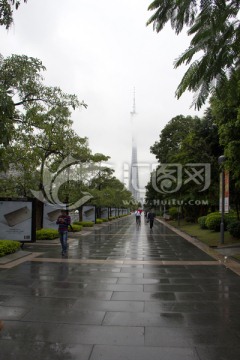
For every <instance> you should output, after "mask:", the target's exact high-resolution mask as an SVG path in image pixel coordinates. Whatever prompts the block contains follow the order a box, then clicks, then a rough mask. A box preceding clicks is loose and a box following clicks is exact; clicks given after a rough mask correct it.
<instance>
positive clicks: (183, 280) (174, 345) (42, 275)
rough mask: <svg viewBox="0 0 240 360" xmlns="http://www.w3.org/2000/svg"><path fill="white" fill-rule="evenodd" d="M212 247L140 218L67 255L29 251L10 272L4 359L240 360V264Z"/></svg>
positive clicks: (38, 248) (4, 288) (4, 299)
mask: <svg viewBox="0 0 240 360" xmlns="http://www.w3.org/2000/svg"><path fill="white" fill-rule="evenodd" d="M203 250H206V249H202V248H201V246H200V245H199V244H196V242H195V240H194V239H188V240H186V239H185V238H183V237H181V236H180V235H179V234H177V233H175V232H173V231H172V230H171V229H169V228H168V227H166V226H165V225H164V224H162V223H160V222H157V221H156V222H155V224H154V229H153V231H152V232H150V229H149V227H148V224H146V223H144V221H143V222H142V224H141V226H140V227H136V224H135V219H134V218H133V216H129V217H126V218H124V219H121V220H117V221H115V222H114V223H110V224H106V225H104V226H98V227H95V228H94V229H93V230H89V231H85V232H83V233H80V234H79V235H75V237H74V238H71V239H70V241H69V253H68V257H67V258H62V257H61V251H60V245H59V244H58V242H52V243H51V244H48V243H47V242H45V243H44V242H43V241H42V242H38V243H36V244H28V245H26V246H25V249H24V251H25V252H27V253H29V254H30V255H29V256H27V254H26V256H25V258H22V259H21V260H20V261H19V262H17V263H15V262H12V263H9V264H6V266H5V265H4V266H0V289H1V290H0V319H2V320H3V322H4V327H3V329H2V330H1V332H0V359H1V360H2V359H3V360H5V359H6V360H13V359H14V360H15V359H17V360H30V359H31V360H32V359H35V360H38V359H39V360H40V359H47V360H48V359H49V360H50V359H51V360H55V359H61V360H75V359H76V360H100V359H101V360H118V359H119V360H120V359H121V360H123V359H124V360H125V359H127V360H133V359H134V360H135V359H138V360H146V359H147V360H149V359H151V360H155V359H156V360H159V359H160V360H170V359H171V360H220V359H221V360H237V359H239V358H240V321H239V317H240V306H239V304H240V277H239V276H238V275H237V273H238V271H239V266H238V267H237V265H236V264H235V265H234V264H231V263H230V262H229V263H228V264H225V263H224V258H223V256H221V255H218V254H216V253H215V252H213V251H208V252H206V251H203ZM226 265H228V266H226ZM231 266H233V271H232V270H231V269H230V268H231ZM229 267H230V268H229ZM235 270H236V271H235ZM236 272H237V273H236Z"/></svg>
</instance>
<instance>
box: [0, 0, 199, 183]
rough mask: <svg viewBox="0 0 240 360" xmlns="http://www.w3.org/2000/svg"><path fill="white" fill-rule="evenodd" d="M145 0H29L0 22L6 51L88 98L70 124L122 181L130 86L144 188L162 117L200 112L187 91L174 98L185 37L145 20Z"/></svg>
mask: <svg viewBox="0 0 240 360" xmlns="http://www.w3.org/2000/svg"><path fill="white" fill-rule="evenodd" d="M151 2H152V0H101V1H100V0H41V1H39V0H28V2H27V4H22V5H21V6H20V8H19V9H18V10H17V11H16V12H15V14H14V25H13V26H12V27H11V29H10V30H9V31H6V30H5V29H4V28H3V27H1V28H0V36H1V47H0V52H1V53H2V55H3V56H4V57H7V56H9V55H11V54H19V55H23V54H24V55H28V56H32V57H36V58H38V59H40V60H42V62H43V64H44V65H45V67H46V68H47V71H46V72H45V74H44V77H45V84H46V85H50V86H59V87H61V89H62V90H63V91H64V92H67V93H71V94H76V95H77V96H78V98H79V100H84V101H85V102H86V103H87V104H88V109H87V110H86V109H82V110H77V111H75V112H74V113H73V116H72V118H73V120H74V129H75V130H76V132H77V133H78V134H79V135H80V136H82V137H85V136H86V137H87V138H88V139H89V145H90V148H91V149H92V151H93V152H94V153H96V152H98V153H103V154H104V155H109V156H110V157H111V160H110V163H111V164H112V166H113V168H114V169H115V171H116V173H115V175H116V176H117V177H118V178H119V179H120V180H121V181H126V179H124V175H123V167H124V166H125V168H126V167H127V166H130V162H131V145H132V134H131V132H132V126H131V116H130V112H131V111H132V107H133V89H134V88H135V93H136V95H135V98H136V112H137V115H136V117H135V120H134V122H135V123H134V137H135V139H136V142H137V146H138V161H139V163H140V164H141V171H140V185H141V187H143V188H144V186H145V185H146V183H147V182H148V180H149V175H150V170H151V168H152V164H155V163H156V160H155V157H154V156H153V155H152V154H150V146H152V145H153V144H154V142H155V141H157V140H158V139H159V134H160V132H161V130H162V129H163V128H164V126H165V125H166V124H167V122H168V121H170V120H171V119H172V118H173V117H174V116H177V115H180V114H182V115H198V116H202V114H203V112H204V109H201V112H197V111H195V110H194V109H193V108H191V109H190V106H191V103H192V97H193V94H191V93H187V94H184V96H182V98H181V99H180V100H177V99H176V98H175V90H176V88H177V85H178V84H179V82H180V80H181V78H182V76H183V74H184V72H185V71H186V68H184V67H182V68H179V69H177V70H176V69H174V68H173V62H174V60H175V59H176V58H177V57H178V56H179V55H180V54H181V53H182V52H183V51H184V50H185V49H186V48H187V47H188V44H189V38H188V37H187V36H186V35H185V34H180V35H178V36H176V35H175V33H174V32H173V30H172V29H171V28H170V26H169V27H167V28H166V29H164V31H163V32H161V33H159V34H157V33H156V32H154V31H153V28H152V26H148V27H146V22H147V20H148V19H149V17H150V16H151V12H150V11H148V10H147V8H148V6H149V5H150V3H151ZM124 164H125V165H124ZM125 175H126V172H125ZM125 177H126V176H125Z"/></svg>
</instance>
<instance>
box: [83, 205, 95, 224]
mask: <svg viewBox="0 0 240 360" xmlns="http://www.w3.org/2000/svg"><path fill="white" fill-rule="evenodd" d="M82 221H93V222H94V223H95V222H96V210H95V206H94V205H84V206H83V207H82Z"/></svg>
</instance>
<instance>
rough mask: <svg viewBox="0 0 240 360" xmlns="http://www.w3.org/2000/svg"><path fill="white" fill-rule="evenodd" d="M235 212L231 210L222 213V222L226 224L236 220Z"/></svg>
mask: <svg viewBox="0 0 240 360" xmlns="http://www.w3.org/2000/svg"><path fill="white" fill-rule="evenodd" d="M237 220H238V219H237V214H236V213H235V212H233V211H231V212H229V213H228V214H224V222H225V224H226V226H228V225H230V224H231V223H232V222H235V221H237Z"/></svg>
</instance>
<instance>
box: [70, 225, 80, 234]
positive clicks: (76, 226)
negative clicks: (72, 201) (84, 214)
mask: <svg viewBox="0 0 240 360" xmlns="http://www.w3.org/2000/svg"><path fill="white" fill-rule="evenodd" d="M68 230H69V231H70V232H78V231H81V230H82V225H77V224H72V225H71V226H69V228H68Z"/></svg>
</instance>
